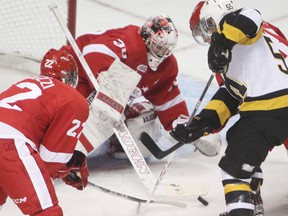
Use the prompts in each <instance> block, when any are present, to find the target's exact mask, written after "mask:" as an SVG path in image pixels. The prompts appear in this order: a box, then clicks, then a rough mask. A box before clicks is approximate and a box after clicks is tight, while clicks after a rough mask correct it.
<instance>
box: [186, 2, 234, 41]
mask: <svg viewBox="0 0 288 216" xmlns="http://www.w3.org/2000/svg"><path fill="white" fill-rule="evenodd" d="M236 10H237V9H236V7H235V5H234V2H233V1H231V0H206V1H200V2H199V3H198V4H197V5H196V7H195V8H194V10H193V12H192V15H191V18H190V29H191V32H192V36H193V38H194V39H195V40H196V41H197V42H198V43H199V44H201V45H209V44H210V41H211V35H212V34H213V32H215V31H216V30H217V26H218V25H219V23H220V21H221V19H222V18H223V17H224V16H225V15H226V14H229V13H231V12H234V11H236Z"/></svg>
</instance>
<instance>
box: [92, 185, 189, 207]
mask: <svg viewBox="0 0 288 216" xmlns="http://www.w3.org/2000/svg"><path fill="white" fill-rule="evenodd" d="M88 185H89V186H90V187H92V188H95V189H98V190H100V191H102V192H104V193H108V194H111V195H114V196H117V197H121V198H124V199H127V200H130V201H133V202H138V203H146V202H147V201H148V200H146V199H140V198H137V197H134V196H129V195H126V194H123V193H119V192H116V191H112V190H110V189H108V188H105V187H102V186H99V185H96V184H94V183H92V182H90V181H88ZM150 203H154V204H163V205H171V206H175V207H179V208H186V207H187V205H186V204H185V203H181V202H174V201H168V200H167V201H165V200H153V199H151V200H150Z"/></svg>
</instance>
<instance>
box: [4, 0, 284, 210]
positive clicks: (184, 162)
mask: <svg viewBox="0 0 288 216" xmlns="http://www.w3.org/2000/svg"><path fill="white" fill-rule="evenodd" d="M41 1H42V0H41ZM235 1H236V0H235ZM197 3H198V1H196V0H178V1H176V0H145V1H144V0H143V1H135V0H121V1H117V0H78V4H77V24H76V36H77V35H81V34H83V33H86V32H91V31H98V30H105V29H109V28H116V27H122V26H125V25H128V24H136V25H142V24H143V23H144V21H145V20H146V19H147V18H148V17H150V16H153V15H157V14H161V13H165V14H168V15H170V17H171V18H172V20H173V21H174V22H175V24H176V27H177V28H178V31H179V43H178V46H177V48H176V49H175V52H174V53H175V55H176V57H177V58H178V64H179V73H180V76H179V86H180V88H181V89H182V92H183V95H184V97H185V99H186V100H187V103H188V106H189V110H190V112H192V110H193V109H194V107H195V104H196V102H197V101H198V98H199V96H200V95H201V93H202V91H203V89H204V87H205V85H206V82H207V81H208V79H209V77H210V74H211V72H210V71H209V69H208V66H207V63H206V62H207V59H206V55H207V49H208V48H207V47H203V46H200V45H197V44H196V42H195V41H194V40H193V39H192V36H191V33H190V30H189V24H188V22H189V19H190V15H191V13H192V10H193V8H194V7H195V6H196V4H197ZM236 3H237V5H238V6H239V7H243V6H245V7H253V8H256V9H258V10H259V11H260V12H261V13H262V16H263V18H264V20H265V21H267V22H270V23H272V24H274V25H276V26H278V27H279V28H280V29H281V30H282V31H283V33H284V34H285V35H286V37H288V1H287V0H275V1H263V0H238V2H236ZM251 61H253V59H251ZM27 76H30V74H29V73H26V72H24V71H16V70H12V69H8V68H0V82H1V85H0V90H1V91H2V90H4V89H5V88H6V87H8V86H9V85H10V84H12V83H14V82H16V81H17V80H19V79H22V78H24V77H27ZM216 89H217V85H216V83H212V85H211V87H210V88H209V90H208V92H207V94H206V97H205V99H204V100H203V102H202V105H201V107H202V106H203V105H205V103H206V102H207V101H208V100H209V98H210V97H211V96H212V95H213V93H214V92H215V90H216ZM200 109H201V108H200ZM234 121H235V119H232V120H231V121H230V122H229V124H228V125H227V127H229V126H230V125H231V124H232V123H233V122H234ZM226 130H227V128H226V129H225V130H223V131H222V132H221V137H222V144H223V145H222V147H221V151H220V154H219V155H218V156H215V157H205V156H203V155H201V154H200V153H199V152H195V151H194V148H193V146H191V145H185V146H183V147H182V148H180V149H178V150H177V152H176V153H175V155H174V158H173V160H172V163H171V165H170V167H169V168H168V170H167V172H166V175H165V176H164V177H163V182H165V183H179V184H182V183H183V184H184V183H197V182H204V183H206V184H207V186H208V187H209V192H208V194H207V195H205V196H203V198H205V199H206V200H207V201H209V205H208V206H204V205H202V204H201V203H200V202H199V201H198V200H197V197H171V196H170V197H159V196H158V197H157V198H158V199H160V200H161V199H165V200H173V201H178V202H183V203H185V204H187V207H186V208H179V207H174V206H169V205H163V204H153V203H151V204H149V205H145V204H141V205H139V204H138V203H136V202H132V201H129V200H126V199H123V198H119V197H117V196H113V195H111V194H108V193H103V192H101V191H99V190H97V189H95V188H92V187H87V188H85V190H84V191H77V190H76V189H74V188H72V187H69V186H66V185H65V184H63V183H62V182H61V181H57V182H56V183H55V188H56V191H57V194H58V198H59V201H60V205H61V206H62V208H63V211H64V215H66V216H79V215H83V216H84V215H85V216H104V215H105V216H136V215H141V216H172V215H173V216H180V215H181V216H194V215H195V216H216V215H219V213H220V212H223V211H225V202H224V195H223V188H222V185H221V176H220V169H219V168H218V165H217V164H218V161H219V160H220V158H221V156H222V155H223V152H224V150H225V147H226V145H225V132H226ZM106 147H107V146H106V145H105V144H104V145H103V146H101V147H100V148H99V149H96V150H95V151H94V152H93V154H92V155H90V156H89V158H88V162H89V170H90V178H89V181H91V182H93V183H94V184H96V185H100V186H103V187H106V188H109V189H110V190H113V191H117V192H120V193H125V194H127V195H131V196H135V197H138V198H142V199H149V193H148V192H147V190H146V188H145V187H144V186H143V184H142V183H141V181H140V179H139V178H138V176H137V174H136V172H135V171H134V169H133V167H132V165H131V164H130V162H129V161H128V160H127V161H122V160H115V159H112V158H111V157H109V156H107V155H106V153H105V151H106ZM166 160H167V158H163V159H162V160H157V159H155V158H154V157H151V158H150V159H148V160H147V163H148V165H149V167H150V169H151V170H152V172H153V174H154V175H155V176H156V177H158V175H159V174H160V172H161V170H162V169H163V167H164V165H165V162H166ZM262 169H263V172H264V185H263V187H262V197H263V200H264V207H265V216H287V215H288V187H287V179H288V172H287V169H288V155H287V152H286V150H285V148H284V147H283V146H280V147H277V148H274V149H273V151H272V152H271V153H270V154H269V155H268V157H267V159H266V161H265V162H264V164H263V166H262ZM139 209H140V213H139ZM0 215H3V216H20V215H22V214H21V212H20V211H19V210H18V208H17V207H16V205H14V203H13V202H12V201H11V200H10V199H8V201H7V203H6V204H5V205H4V207H3V208H2V210H0Z"/></svg>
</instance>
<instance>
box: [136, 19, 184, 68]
mask: <svg viewBox="0 0 288 216" xmlns="http://www.w3.org/2000/svg"><path fill="white" fill-rule="evenodd" d="M139 34H140V35H141V37H142V38H143V40H144V41H145V44H146V48H147V58H148V65H149V67H150V68H151V69H152V70H153V71H156V70H157V68H158V66H159V65H160V64H161V62H162V61H163V60H164V59H165V58H167V57H168V56H170V55H171V53H172V50H173V48H174V47H176V45H177V41H178V32H177V29H176V27H175V25H174V23H173V22H172V20H171V18H170V17H169V16H167V15H165V14H162V15H159V16H154V17H150V18H149V19H148V20H146V22H145V23H144V25H143V26H142V27H141V28H140V30H139Z"/></svg>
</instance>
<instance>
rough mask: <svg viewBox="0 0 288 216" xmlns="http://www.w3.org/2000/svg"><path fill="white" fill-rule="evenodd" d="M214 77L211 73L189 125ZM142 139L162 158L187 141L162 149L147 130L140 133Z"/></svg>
mask: <svg viewBox="0 0 288 216" xmlns="http://www.w3.org/2000/svg"><path fill="white" fill-rule="evenodd" d="M213 78H214V73H212V74H211V76H210V78H209V80H208V82H207V84H206V86H205V88H204V90H203V92H202V94H201V96H200V98H199V100H198V102H197V104H196V106H195V108H194V110H193V112H192V114H191V116H190V118H189V120H188V122H187V125H190V123H191V121H192V120H193V118H194V116H195V114H196V112H197V110H198V108H199V106H200V104H201V102H202V100H203V98H204V96H205V94H206V92H207V90H208V88H209V86H210V84H211V82H212V80H213ZM140 140H141V142H142V143H143V145H144V146H145V147H146V148H147V149H148V150H149V151H150V152H151V153H152V154H153V155H154V156H155V157H156V158H157V159H162V158H164V157H166V156H167V155H169V154H170V153H172V152H174V151H175V150H177V149H178V148H180V147H181V146H183V145H184V144H185V143H183V142H178V143H177V144H175V145H174V146H172V147H170V148H168V149H167V150H162V149H160V148H159V146H158V145H157V143H156V142H155V141H154V140H153V139H152V138H151V137H150V135H149V134H147V133H146V132H143V133H141V135H140Z"/></svg>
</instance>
